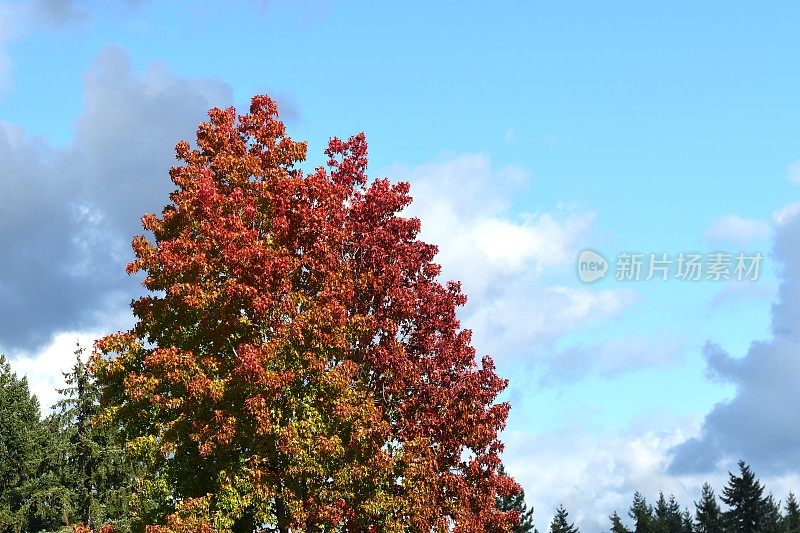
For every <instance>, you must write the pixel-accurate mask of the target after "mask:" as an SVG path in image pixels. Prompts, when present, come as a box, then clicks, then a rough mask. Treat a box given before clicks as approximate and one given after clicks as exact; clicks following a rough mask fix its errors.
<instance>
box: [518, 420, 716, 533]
mask: <svg viewBox="0 0 800 533" xmlns="http://www.w3.org/2000/svg"><path fill="white" fill-rule="evenodd" d="M661 422H662V423H663V422H664V421H663V419H662V420H661ZM671 422H672V424H671V427H669V428H658V427H654V426H655V424H653V423H649V424H643V423H634V424H632V425H631V427H629V428H627V429H626V430H623V431H612V430H607V431H603V432H601V433H600V434H597V433H592V432H589V431H587V430H585V429H584V428H581V427H579V426H578V425H577V424H576V425H572V426H569V427H565V428H563V429H561V430H559V431H553V432H549V433H545V434H538V435H537V434H531V433H525V432H507V433H506V434H505V435H504V441H505V442H506V445H507V447H506V449H507V452H506V453H505V455H504V457H503V462H504V463H505V465H506V466H507V469H508V471H509V472H510V473H511V474H512V475H513V476H514V477H515V478H516V479H517V481H519V482H520V483H521V484H522V486H523V488H524V489H525V499H526V501H527V502H528V503H529V504H530V505H533V507H534V519H535V522H536V525H537V528H538V529H539V531H545V530H546V529H547V526H548V523H549V521H550V520H551V519H552V517H553V515H554V514H555V509H556V507H557V506H558V505H559V504H562V503H563V504H564V506H565V507H566V508H567V510H568V511H569V512H570V519H574V520H575V523H576V525H577V526H578V527H580V529H581V530H582V531H608V528H609V520H608V516H609V515H610V514H611V513H612V512H613V511H614V510H616V511H617V512H618V513H619V514H620V516H622V517H623V518H625V517H626V516H627V509H628V507H629V506H630V503H631V499H632V497H633V493H634V492H635V491H637V490H638V491H640V492H642V493H643V494H644V495H645V496H646V497H647V498H648V499H650V501H653V500H654V499H655V498H656V497H657V496H658V491H664V492H666V493H667V494H670V493H672V494H675V496H676V498H677V499H678V501H679V502H681V503H682V504H683V505H690V504H691V502H692V501H693V500H694V498H696V495H695V492H699V487H700V486H701V485H702V481H701V480H700V479H699V478H697V479H695V478H689V477H686V478H676V477H671V476H668V475H666V474H665V471H664V470H665V469H664V465H665V461H666V453H667V451H668V450H669V448H670V447H671V446H674V445H675V444H676V443H678V442H680V441H682V440H684V439H685V438H686V437H687V435H691V434H693V432H694V431H696V430H695V428H694V427H693V426H695V425H696V423H695V422H694V421H692V420H672V421H671ZM709 481H716V480H709Z"/></svg>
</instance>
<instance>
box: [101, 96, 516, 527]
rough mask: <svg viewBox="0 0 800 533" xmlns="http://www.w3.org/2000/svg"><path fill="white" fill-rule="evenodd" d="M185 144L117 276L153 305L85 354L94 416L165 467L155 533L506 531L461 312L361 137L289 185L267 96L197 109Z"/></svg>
mask: <svg viewBox="0 0 800 533" xmlns="http://www.w3.org/2000/svg"><path fill="white" fill-rule="evenodd" d="M197 147H198V148H197V149H192V147H191V146H190V144H189V143H188V142H180V143H178V145H177V146H176V155H177V157H178V159H179V160H180V161H182V162H183V164H182V165H181V166H177V167H173V168H172V169H171V170H170V176H171V178H172V181H173V183H174V184H175V187H176V188H175V190H174V191H173V192H172V193H171V194H170V203H169V204H168V205H167V206H166V207H165V208H164V210H163V212H162V215H161V216H160V217H159V216H155V215H146V216H145V217H143V219H142V223H143V226H144V228H145V229H146V230H148V231H151V232H152V234H153V240H152V242H151V241H150V240H148V239H146V238H145V237H137V238H135V239H134V241H133V248H134V252H135V254H136V260H135V261H134V262H133V263H131V264H130V265H129V266H128V271H129V272H136V271H143V272H144V273H145V274H146V278H145V286H146V287H147V288H148V289H150V290H151V291H155V292H154V293H153V294H151V295H148V296H145V297H142V298H140V299H138V300H137V301H136V302H134V303H133V310H134V313H135V315H136V317H137V319H138V321H137V324H136V326H135V327H134V328H133V329H132V330H131V331H130V332H127V333H121V334H116V335H111V336H108V337H106V338H105V339H102V340H101V341H99V342H98V344H97V354H96V357H95V359H94V361H96V369H97V375H98V378H99V379H100V383H101V385H102V387H103V398H104V401H105V402H106V405H107V407H108V412H109V413H113V414H114V416H118V417H119V418H120V420H121V421H123V422H124V424H125V427H126V428H127V431H128V433H129V435H130V436H131V438H132V439H133V441H134V442H138V440H137V439H140V440H142V441H146V442H150V443H154V445H157V446H158V448H159V449H160V450H162V451H164V452H165V453H163V454H161V456H160V459H159V461H161V462H160V463H158V464H157V465H156V466H157V470H158V472H159V475H161V476H163V478H162V479H164V480H165V482H166V483H167V484H168V488H169V490H170V491H171V492H172V500H170V502H181V503H179V504H174V505H175V507H174V509H173V511H174V512H173V513H172V514H171V515H170V516H169V517H168V518H166V517H165V520H164V522H165V523H166V526H165V527H164V528H163V529H160V531H174V532H178V531H205V530H208V531H211V529H204V528H211V525H212V524H213V525H214V528H215V529H220V530H226V528H228V529H230V527H233V526H232V524H236V529H237V530H252V529H253V527H254V526H253V524H252V523H250V522H247V520H251V519H252V520H255V519H256V518H253V517H258V520H260V522H258V523H270V524H278V525H279V526H280V527H283V529H284V530H286V528H288V527H289V526H291V527H293V528H295V529H298V530H307V529H319V528H322V529H326V528H327V529H333V528H339V529H346V530H348V531H387V532H388V531H402V530H403V528H404V527H407V526H412V527H415V528H417V529H419V530H431V529H433V530H446V529H447V528H449V527H451V526H454V527H455V528H456V530H463V531H483V530H484V529H483V528H485V527H489V525H491V524H501V523H506V522H508V520H510V519H509V518H508V517H502V516H499V515H498V514H497V512H495V510H494V497H495V495H496V494H497V493H498V491H500V490H507V489H508V486H509V482H508V481H507V479H505V478H500V477H499V476H497V475H496V472H495V470H496V466H497V464H498V458H497V454H498V453H499V451H500V450H501V448H502V444H501V443H500V441H499V440H498V438H497V434H498V431H499V430H500V429H501V428H502V427H503V425H504V424H505V419H506V416H507V413H508V406H507V405H506V404H495V403H494V402H495V399H496V397H497V395H498V393H499V392H500V391H501V390H502V389H503V388H504V387H505V381H504V380H502V379H500V378H499V377H498V376H497V375H496V374H495V372H494V366H493V364H492V363H491V360H490V359H488V358H487V359H484V360H483V363H482V365H480V366H479V365H478V363H477V362H476V360H475V351H474V349H473V348H472V347H471V346H470V337H469V333H468V332H465V331H463V330H461V328H460V324H459V322H458V318H457V314H456V309H457V307H458V306H460V305H463V304H464V303H465V301H466V297H465V296H464V295H463V294H461V292H460V287H459V285H458V284H457V283H453V284H447V285H446V286H443V285H442V284H441V283H440V281H439V280H438V278H437V276H438V275H439V272H440V267H439V266H438V265H437V264H435V263H433V258H434V255H435V254H436V247H435V246H433V245H430V244H426V243H424V242H421V241H419V240H418V239H417V235H418V233H419V231H420V222H419V220H416V219H409V218H404V217H401V216H399V213H400V211H401V210H402V209H403V208H405V207H406V206H407V205H408V204H409V203H410V202H411V197H410V196H409V185H408V184H407V183H399V184H392V183H390V182H389V181H388V180H385V179H377V180H370V179H369V178H368V176H367V174H366V171H367V142H366V138H365V136H364V135H363V134H358V135H356V136H353V137H351V138H349V139H347V140H341V139H338V138H333V139H331V141H330V143H329V146H328V149H327V150H326V151H325V155H326V156H327V159H328V161H327V163H328V169H327V170H326V169H325V168H324V167H319V168H317V169H316V170H315V171H314V172H313V173H311V174H308V175H305V174H304V173H303V172H302V171H301V170H299V169H298V168H296V164H297V163H299V162H301V161H303V160H304V158H305V156H306V150H307V145H306V143H304V142H296V141H293V140H292V139H291V138H289V137H288V136H287V135H286V131H285V127H284V125H283V124H282V123H281V122H280V121H279V120H278V118H277V107H276V105H275V103H274V102H273V101H272V100H271V99H269V98H268V97H266V96H258V97H255V98H254V99H253V100H252V104H251V106H250V113H249V114H246V115H241V116H239V115H237V114H236V112H235V110H234V109H232V108H231V109H226V110H220V109H214V110H212V111H211V112H209V121H208V122H206V123H203V124H201V125H200V127H199V128H198V131H197ZM109 416H111V415H109ZM467 455H469V456H470V457H472V458H473V462H471V463H470V462H465V461H464V460H463V459H462V458H463V457H465V456H467ZM231 479H233V480H237V482H236V483H237V488H236V489H235V490H233V489H232V488H231V487H232V485H230V483H229V481H226V480H231ZM170 502H166V503H165V505H173V503H170ZM248 517H249V518H248ZM504 521H505V522H504ZM508 523H511V522H508ZM152 531H154V532H155V531H159V529H152Z"/></svg>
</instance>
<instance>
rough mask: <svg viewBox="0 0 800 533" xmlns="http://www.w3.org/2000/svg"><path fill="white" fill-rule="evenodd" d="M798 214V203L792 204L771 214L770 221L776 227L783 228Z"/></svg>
mask: <svg viewBox="0 0 800 533" xmlns="http://www.w3.org/2000/svg"><path fill="white" fill-rule="evenodd" d="M798 213H800V202H793V203H791V204H789V205H786V206H784V207H782V208H780V209H778V210H777V211H775V213H773V214H772V220H773V222H775V224H777V225H778V226H783V225H784V224H787V223H788V222H790V221H791V220H792V219H793V218H794V217H796V216H797V214H798Z"/></svg>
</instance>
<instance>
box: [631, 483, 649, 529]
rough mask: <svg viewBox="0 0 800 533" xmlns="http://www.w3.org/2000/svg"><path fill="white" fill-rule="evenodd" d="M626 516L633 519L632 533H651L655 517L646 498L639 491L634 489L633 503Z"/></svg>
mask: <svg viewBox="0 0 800 533" xmlns="http://www.w3.org/2000/svg"><path fill="white" fill-rule="evenodd" d="M628 516H630V517H631V518H632V519H633V522H634V530H633V531H634V533H652V532H653V526H654V521H655V517H654V516H653V508H652V507H651V506H650V505H648V503H647V500H646V499H645V497H644V496H643V495H642V493H641V492H639V491H636V492H635V493H634V495H633V503H632V504H631V508H630V510H629V511H628Z"/></svg>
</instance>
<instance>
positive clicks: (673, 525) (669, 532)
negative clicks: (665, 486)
mask: <svg viewBox="0 0 800 533" xmlns="http://www.w3.org/2000/svg"><path fill="white" fill-rule="evenodd" d="M682 525H683V524H682V520H681V508H680V505H678V502H677V501H676V500H675V496H670V498H669V501H667V499H666V498H665V497H664V493H663V492H659V493H658V500H657V501H656V506H655V520H654V524H653V529H654V530H655V531H656V532H658V533H681V529H682Z"/></svg>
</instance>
